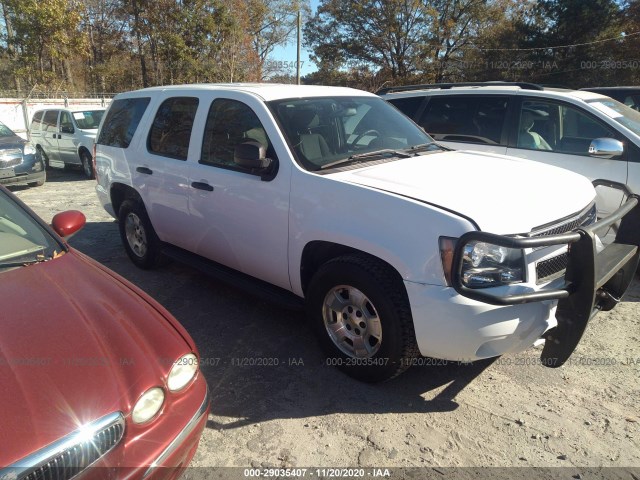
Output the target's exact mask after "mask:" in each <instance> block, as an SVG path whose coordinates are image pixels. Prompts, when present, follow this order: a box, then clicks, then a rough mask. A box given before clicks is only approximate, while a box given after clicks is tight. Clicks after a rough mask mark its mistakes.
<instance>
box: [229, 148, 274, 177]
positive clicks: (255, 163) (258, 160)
mask: <svg viewBox="0 0 640 480" xmlns="http://www.w3.org/2000/svg"><path fill="white" fill-rule="evenodd" d="M233 161H234V162H235V163H236V165H239V166H241V167H243V168H248V169H250V170H264V169H266V168H268V167H269V166H270V165H271V159H270V158H267V149H266V148H265V146H264V145H262V144H261V143H260V142H256V141H250V142H244V143H241V144H240V145H237V146H236V148H235V150H234V151H233Z"/></svg>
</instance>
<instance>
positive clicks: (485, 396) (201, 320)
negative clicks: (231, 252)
mask: <svg viewBox="0 0 640 480" xmlns="http://www.w3.org/2000/svg"><path fill="white" fill-rule="evenodd" d="M94 185H95V182H93V181H88V180H84V179H83V178H82V176H81V174H80V173H79V172H61V171H56V170H53V171H51V172H49V179H48V181H47V183H46V184H45V185H44V186H43V187H38V188H25V189H22V188H16V189H14V191H15V192H16V193H17V195H18V196H19V197H21V198H22V200H24V201H25V202H26V203H27V204H28V205H29V206H31V207H32V208H33V209H34V210H35V211H36V212H37V213H38V214H39V215H40V216H42V217H43V218H44V219H45V220H50V219H51V217H52V216H53V215H54V214H55V213H57V212H59V211H63V210H67V209H78V210H81V211H83V212H84V213H85V215H86V216H87V225H86V226H85V228H84V229H83V230H82V231H81V232H80V233H78V234H77V235H76V236H74V237H73V238H72V239H71V241H70V243H71V245H72V246H74V247H75V248H77V249H78V250H80V251H82V252H84V253H86V254H88V255H90V256H91V257H93V258H95V259H96V260H98V261H100V262H102V263H104V264H106V265H107V266H108V267H110V268H111V269H113V270H115V271H116V272H118V273H120V274H121V275H123V276H124V277H126V278H127V279H129V280H131V281H132V282H133V283H135V284H137V285H138V286H140V287H141V288H143V289H144V290H146V291H147V292H148V293H150V294H151V295H152V296H154V297H155V298H156V299H158V300H159V301H160V302H161V303H162V304H163V305H164V306H165V307H166V308H167V309H168V310H169V311H171V312H172V313H173V314H174V315H175V316H176V317H177V318H178V320H179V321H180V322H182V324H183V325H184V326H185V327H186V328H187V330H188V331H189V332H190V334H191V335H192V336H193V338H194V339H195V341H196V343H197V344H198V347H199V349H200V352H201V355H202V358H203V363H204V366H203V371H204V375H205V376H206V378H207V381H208V384H209V388H210V391H211V392H212V408H211V414H210V416H209V420H208V423H207V428H206V429H205V432H204V435H203V437H202V440H201V443H200V447H199V449H198V451H197V453H196V456H195V458H194V460H193V463H192V464H193V465H194V466H216V467H222V466H240V467H250V466H252V467H318V466H321V467H364V468H371V467H432V468H436V471H440V470H437V469H441V468H443V467H462V466H464V467H481V466H492V467H514V466H515V467H531V466H538V467H569V468H568V469H562V471H563V472H566V473H567V475H566V478H571V476H572V475H573V476H574V478H581V477H579V476H577V475H578V474H577V473H576V472H579V471H581V469H584V468H586V467H611V466H617V467H627V468H629V467H635V468H637V467H640V427H639V423H638V422H639V420H640V416H639V413H638V398H640V387H639V383H638V378H639V375H640V349H639V348H638V347H639V345H640V338H639V337H640V303H639V302H640V282H639V281H638V278H637V277H636V280H635V282H634V284H633V285H632V288H631V290H630V291H629V292H628V293H627V295H626V297H625V300H624V302H622V303H621V304H620V305H618V307H617V308H616V309H614V310H613V311H611V312H605V313H601V314H599V315H598V316H597V317H596V319H595V320H594V321H593V322H592V323H591V325H590V326H589V328H588V329H587V332H586V334H585V337H584V339H583V341H582V343H581V344H580V346H579V347H578V349H577V350H576V352H575V353H574V356H573V357H572V361H571V363H570V364H568V365H565V366H564V367H563V368H560V369H555V370H554V369H549V368H545V367H542V366H540V365H539V364H538V363H537V359H538V356H539V353H540V352H539V350H537V349H535V348H531V349H529V350H528V351H526V352H524V353H521V354H518V355H514V356H506V357H502V358H500V359H497V360H495V361H486V362H481V363H476V364H473V365H468V366H461V365H454V364H448V365H433V364H432V363H433V362H431V361H428V360H427V361H425V365H423V366H419V367H413V368H412V369H411V370H409V371H408V372H406V373H405V374H403V375H402V376H400V377H398V378H397V379H395V380H393V381H391V382H388V383H385V384H381V385H365V384H361V383H358V382H356V381H354V380H352V379H350V378H349V377H346V376H344V375H343V374H341V373H340V372H338V371H336V370H334V369H333V368H332V367H328V366H325V365H323V360H322V355H321V352H320V350H319V348H318V347H317V345H316V343H315V340H314V337H313V335H312V333H311V331H310V329H308V328H307V326H306V324H305V320H304V316H303V314H302V313H301V312H292V311H288V310H283V309H280V308H279V307H277V306H274V305H271V304H268V303H264V302H262V301H258V300H255V299H254V298H252V297H251V296H248V295H247V294H246V293H244V292H242V291H239V290H237V289H233V288H230V287H227V286H225V285H224V284H221V283H219V282H217V281H215V280H212V279H210V278H207V277H204V276H202V275H201V274H200V273H198V272H196V271H194V270H192V269H189V268H187V267H184V266H181V265H176V264H170V265H168V266H166V267H163V268H161V269H159V270H155V271H143V270H139V269H137V268H135V267H134V266H133V264H131V262H130V261H129V260H128V258H127V257H126V254H125V253H124V250H123V248H122V246H121V243H120V238H119V235H118V228H117V224H116V223H115V222H114V220H113V219H112V218H111V217H109V215H108V214H107V213H106V212H105V211H104V210H103V209H102V208H101V207H100V205H99V204H98V200H97V197H96V195H95V192H94ZM245 359H248V360H245ZM257 359H262V360H257ZM256 361H257V362H262V363H267V364H268V365H265V366H246V364H249V363H252V362H256ZM238 364H240V365H238ZM276 364H277V365H276ZM429 471H431V470H429ZM525 471H526V470H525ZM511 472H513V470H511ZM629 475H632V476H624V475H623V476H620V478H635V479H636V480H637V479H638V478H640V477H638V470H635V474H629ZM439 478H440V477H439ZM583 478H588V477H583ZM607 478H609V477H607ZM616 478H617V477H616Z"/></svg>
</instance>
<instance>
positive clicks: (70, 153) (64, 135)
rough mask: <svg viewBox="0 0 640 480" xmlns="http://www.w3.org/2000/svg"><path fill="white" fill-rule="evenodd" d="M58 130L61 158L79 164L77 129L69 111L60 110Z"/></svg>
mask: <svg viewBox="0 0 640 480" xmlns="http://www.w3.org/2000/svg"><path fill="white" fill-rule="evenodd" d="M58 131H59V136H60V138H59V139H58V154H59V155H60V160H61V161H63V162H64V163H70V164H76V165H78V164H79V163H80V157H79V155H78V152H77V150H76V142H75V137H76V135H77V130H76V128H75V126H74V124H73V121H72V120H71V115H70V114H69V112H65V111H62V112H60V125H59V128H58Z"/></svg>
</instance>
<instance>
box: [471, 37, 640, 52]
mask: <svg viewBox="0 0 640 480" xmlns="http://www.w3.org/2000/svg"><path fill="white" fill-rule="evenodd" d="M636 35H640V32H634V33H627V34H620V35H618V36H617V37H612V38H605V39H604V40H594V41H593V42H585V43H573V44H570V45H557V46H555V47H532V48H480V47H475V50H479V51H481V52H532V51H535V50H556V49H559V48H572V47H583V46H585V45H595V44H596V43H604V42H611V41H614V40H626V39H627V38H628V37H633V36H636ZM461 50H467V49H465V48H461Z"/></svg>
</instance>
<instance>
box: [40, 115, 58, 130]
mask: <svg viewBox="0 0 640 480" xmlns="http://www.w3.org/2000/svg"><path fill="white" fill-rule="evenodd" d="M57 130H58V110H47V111H46V112H45V114H44V117H43V119H42V131H44V132H55V131H57Z"/></svg>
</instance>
